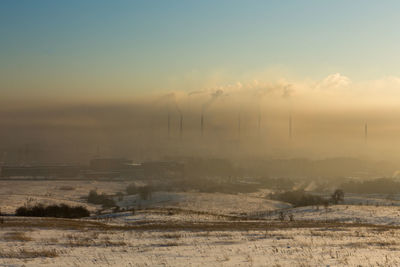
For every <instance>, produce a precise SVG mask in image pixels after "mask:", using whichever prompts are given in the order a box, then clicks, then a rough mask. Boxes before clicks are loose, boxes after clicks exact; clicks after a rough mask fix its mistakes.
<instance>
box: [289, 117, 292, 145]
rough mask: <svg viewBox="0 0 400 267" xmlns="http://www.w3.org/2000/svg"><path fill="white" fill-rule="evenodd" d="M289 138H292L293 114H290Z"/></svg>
mask: <svg viewBox="0 0 400 267" xmlns="http://www.w3.org/2000/svg"><path fill="white" fill-rule="evenodd" d="M289 139H292V115H290V116H289Z"/></svg>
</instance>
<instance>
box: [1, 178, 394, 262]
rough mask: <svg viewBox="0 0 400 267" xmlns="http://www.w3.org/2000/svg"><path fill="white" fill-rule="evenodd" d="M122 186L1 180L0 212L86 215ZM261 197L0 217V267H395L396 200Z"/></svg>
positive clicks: (135, 202) (125, 202)
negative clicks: (96, 196) (64, 207)
mask: <svg viewBox="0 0 400 267" xmlns="http://www.w3.org/2000/svg"><path fill="white" fill-rule="evenodd" d="M128 184H130V183H129V182H105V181H72V182H67V181H45V182H43V181H16V182H14V181H0V207H1V210H2V212H5V213H10V214H12V213H13V212H14V211H15V209H16V208H17V207H19V206H22V205H24V204H26V203H28V204H33V203H44V204H56V203H57V204H59V203H66V204H69V205H72V206H75V205H84V206H86V207H87V208H88V209H89V210H91V211H92V212H94V211H96V210H98V209H100V206H98V205H93V204H87V203H86V200H85V197H86V196H87V194H88V192H89V191H90V190H97V192H98V193H103V192H104V193H107V194H115V193H117V192H124V191H125V188H126V186H127V185H128ZM263 195H265V193H263V192H260V194H254V193H252V194H238V195H230V194H222V193H212V194H211V193H197V192H156V193H153V194H152V198H151V199H149V200H142V199H141V198H140V197H139V196H138V195H132V196H124V197H123V199H122V200H120V201H117V204H118V205H119V206H120V207H121V208H135V212H134V213H132V212H131V211H123V212H118V213H109V214H102V215H97V216H92V217H91V218H85V219H82V220H64V219H51V218H23V217H13V216H4V217H1V218H2V219H3V220H4V221H3V223H0V266H360V265H361V266H400V207H399V206H398V205H397V200H396V199H398V198H397V196H391V198H392V199H388V197H387V196H379V195H369V196H361V195H350V196H348V198H347V199H346V196H345V203H344V204H342V205H331V206H329V207H328V208H327V209H326V208H325V207H323V206H319V207H315V206H314V207H312V206H310V207H300V208H292V207H291V205H289V204H287V203H283V202H279V201H273V200H268V199H265V198H264V197H262V196H263ZM356 204H357V205H356ZM359 204H362V205H359ZM367 204H368V205H367ZM281 212H282V213H283V214H284V215H285V220H284V221H283V222H282V221H280V220H279V219H278V218H279V215H280V213H281ZM289 215H292V217H293V219H294V221H289ZM0 222H1V220H0Z"/></svg>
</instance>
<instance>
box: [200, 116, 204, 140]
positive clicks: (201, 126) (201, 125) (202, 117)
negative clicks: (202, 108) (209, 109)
mask: <svg viewBox="0 0 400 267" xmlns="http://www.w3.org/2000/svg"><path fill="white" fill-rule="evenodd" d="M200 129H201V136H203V133H204V115H203V113H201V119H200Z"/></svg>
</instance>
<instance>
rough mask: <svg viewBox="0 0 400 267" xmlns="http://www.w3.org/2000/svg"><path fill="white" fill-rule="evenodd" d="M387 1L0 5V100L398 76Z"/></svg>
mask: <svg viewBox="0 0 400 267" xmlns="http://www.w3.org/2000/svg"><path fill="white" fill-rule="evenodd" d="M399 8H400V3H399V2H398V1H368V0H367V1H366V0H363V1H361V0H355V1H346V0H338V1H317V0H316V1H311V0H304V1H296V0H293V1H256V0H254V1H253V0H250V1H236V0H229V1H228V0H221V1H215V0H203V1H176V0H171V1H121V0H117V1H103V0H86V1H80V0H79V1H78V0H71V1H50V0H39V1H29V0H21V1H13V0H4V1H2V2H1V4H0V36H1V42H0V96H1V98H2V99H7V100H12V101H30V100H33V99H42V100H43V99H51V100H57V99H64V100H65V99H70V100H79V99H86V100H87V99H112V100H118V99H127V98H135V96H136V95H138V94H143V93H152V92H158V91H169V90H182V91H187V92H190V91H196V90H202V89H204V88H208V87H213V86H221V85H226V84H231V83H237V82H242V83H243V82H248V81H252V80H264V81H268V80H274V79H275V80H279V79H286V80H296V81H310V80H311V81H315V82H318V81H323V80H324V79H326V77H328V76H330V75H334V74H340V75H342V76H344V77H348V78H349V79H350V80H351V81H354V82H357V83H363V82H367V81H371V80H380V79H385V78H386V77H397V76H400V53H398V44H399V43H400V31H398V25H400V17H399V16H398V10H399Z"/></svg>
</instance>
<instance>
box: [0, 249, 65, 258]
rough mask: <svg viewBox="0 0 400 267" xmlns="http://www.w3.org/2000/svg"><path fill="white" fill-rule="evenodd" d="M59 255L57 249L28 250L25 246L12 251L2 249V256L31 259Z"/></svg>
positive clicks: (0, 256)
mask: <svg viewBox="0 0 400 267" xmlns="http://www.w3.org/2000/svg"><path fill="white" fill-rule="evenodd" d="M57 256H58V252H57V250H55V249H42V250H28V249H25V248H22V249H19V250H11V251H0V258H14V259H29V258H54V257H57Z"/></svg>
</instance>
